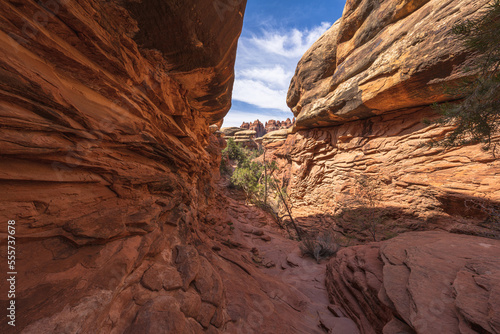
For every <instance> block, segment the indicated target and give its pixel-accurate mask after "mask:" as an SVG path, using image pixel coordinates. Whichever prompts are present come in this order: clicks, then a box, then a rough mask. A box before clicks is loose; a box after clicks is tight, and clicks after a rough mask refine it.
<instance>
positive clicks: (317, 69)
mask: <svg viewBox="0 0 500 334" xmlns="http://www.w3.org/2000/svg"><path fill="white" fill-rule="evenodd" d="M487 3H488V1H469V0H462V1H438V0H426V1H403V2H397V1H384V2H382V1H375V0H362V1H348V2H347V4H346V7H345V9H344V14H343V16H342V18H341V19H340V20H339V21H337V22H336V23H335V24H334V25H333V26H332V27H331V28H330V29H329V30H328V31H327V32H326V33H325V34H324V35H323V36H322V37H321V38H320V39H319V40H318V41H317V42H316V43H315V44H314V45H313V46H312V47H311V48H310V49H309V51H308V52H307V53H306V54H305V55H304V57H303V58H302V60H301V61H300V62H299V64H298V66H297V70H296V73H295V76H294V78H293V79H292V82H291V85H290V90H289V92H288V105H289V106H290V107H291V109H292V110H293V112H294V114H295V116H296V117H297V121H296V124H295V126H294V127H293V129H292V132H294V133H295V134H293V135H291V136H289V137H288V140H287V142H286V143H285V144H284V145H283V146H282V147H281V148H280V149H279V150H278V151H277V152H276V154H277V156H278V157H280V158H281V159H282V160H283V161H288V162H289V164H288V166H289V168H290V175H291V176H290V186H289V192H290V198H291V200H292V202H293V205H294V212H295V214H296V215H297V216H304V217H315V218H317V216H318V215H335V214H336V213H337V212H338V209H339V205H344V204H342V199H343V198H344V197H345V196H349V195H352V194H350V191H351V189H352V187H353V186H354V185H355V184H356V182H357V180H359V179H360V178H361V177H368V178H370V179H373V180H375V182H376V184H377V191H376V195H377V201H378V204H377V205H379V206H383V207H391V208H393V209H394V210H393V211H397V212H399V216H401V215H405V217H406V218H412V219H414V218H415V219H416V220H414V221H418V223H412V224H410V225H412V226H406V227H403V230H404V229H405V228H409V229H421V228H429V226H428V225H429V224H430V225H431V226H432V227H445V228H447V229H448V230H453V229H458V230H461V231H464V229H465V230H467V229H468V228H467V227H464V224H463V223H464V221H462V220H461V219H462V218H463V217H477V218H478V219H480V220H481V219H484V218H485V215H484V212H478V211H477V210H476V209H477V205H476V206H475V205H471V203H478V202H483V201H486V202H488V201H489V203H490V204H491V203H495V202H498V201H500V189H499V187H498V185H499V184H500V173H499V171H500V162H499V161H498V159H496V157H495V156H494V155H493V154H492V153H491V152H488V153H487V152H484V151H483V150H482V149H481V146H480V145H469V146H465V147H461V148H454V149H448V150H444V149H443V148H441V147H429V146H428V145H427V144H429V143H430V142H431V141H435V140H439V139H442V138H443V137H444V135H445V134H446V133H447V132H449V131H451V130H452V129H453V128H452V127H449V126H448V127H446V126H437V125H428V124H425V123H424V122H423V121H424V120H425V119H428V120H433V119H435V118H436V116H435V112H434V110H433V109H432V107H431V104H433V103H439V102H444V101H452V100H455V99H457V98H460V96H457V95H453V96H451V95H449V93H448V88H447V87H449V86H450V85H453V84H454V83H456V82H458V81H459V80H461V78H464V77H467V76H469V75H471V73H469V72H467V70H468V66H469V65H470V64H471V63H473V62H474V55H473V54H471V53H469V52H468V51H467V50H466V49H465V47H464V46H463V45H462V44H461V43H460V42H459V41H457V40H456V39H454V36H453V35H452V34H451V33H450V29H451V27H452V26H453V25H454V24H455V23H457V22H461V21H464V20H467V19H471V18H474V17H477V16H478V15H481V13H482V11H483V10H484V9H485V6H486V4H487ZM495 140H498V138H496V139H495ZM490 204H488V205H490ZM392 215H393V216H395V217H397V216H398V214H397V213H396V214H392ZM450 216H454V217H460V219H458V218H457V219H455V220H453V219H448V218H450ZM317 221H319V219H317ZM406 221H408V220H407V219H406ZM323 224H324V225H326V226H329V225H330V224H331V221H329V222H323ZM457 224H458V225H457ZM465 225H467V224H465ZM471 229H472V230H474V229H475V228H471ZM480 230H481V229H480V228H479V229H478V230H475V231H473V232H471V233H479V234H481V233H482V232H481V231H480Z"/></svg>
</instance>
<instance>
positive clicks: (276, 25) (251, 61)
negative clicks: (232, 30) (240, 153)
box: [223, 0, 345, 127]
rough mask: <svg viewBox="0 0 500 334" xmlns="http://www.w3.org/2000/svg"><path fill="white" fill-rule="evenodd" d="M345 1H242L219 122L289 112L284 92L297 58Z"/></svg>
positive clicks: (229, 123)
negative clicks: (227, 104) (229, 88)
mask: <svg viewBox="0 0 500 334" xmlns="http://www.w3.org/2000/svg"><path fill="white" fill-rule="evenodd" d="M344 5H345V0H309V1H303V0H301V1H299V0H290V1H283V0H248V3H247V9H246V13H245V19H244V23H243V31H242V34H241V37H240V40H239V43H238V54H237V57H236V67H235V72H236V80H235V84H234V90H233V106H232V108H231V110H230V111H229V113H228V114H227V116H226V117H225V119H224V125H223V126H224V127H227V126H240V125H241V123H242V122H243V121H245V122H253V121H254V120H256V119H259V120H260V121H261V122H263V123H264V122H266V121H267V120H269V119H275V120H285V119H286V118H288V117H290V119H291V118H292V117H293V114H292V113H291V111H290V109H289V108H288V107H287V105H286V93H287V91H288V86H289V84H290V79H291V78H292V76H293V74H294V72H295V68H296V66H297V63H298V62H299V60H300V58H301V57H302V55H303V54H304V53H305V52H306V51H307V49H309V47H310V46H311V45H312V44H313V43H314V42H315V41H316V40H317V39H318V38H319V37H320V36H321V35H322V34H323V33H324V32H325V31H326V30H327V29H328V28H330V26H331V25H332V24H333V23H334V22H335V21H336V20H337V19H338V18H340V16H341V15H342V11H343V9H344Z"/></svg>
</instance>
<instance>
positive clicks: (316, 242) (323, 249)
mask: <svg viewBox="0 0 500 334" xmlns="http://www.w3.org/2000/svg"><path fill="white" fill-rule="evenodd" d="M299 247H300V250H301V252H302V255H304V256H310V257H312V258H313V259H315V260H316V261H317V262H318V263H319V262H320V261H321V259H326V258H329V257H331V256H333V255H335V254H337V252H338V251H339V250H340V245H339V243H338V241H337V238H336V236H335V234H334V232H332V231H325V232H321V233H319V234H318V235H316V236H315V237H310V236H307V237H304V239H303V240H302V242H301V243H300V244H299Z"/></svg>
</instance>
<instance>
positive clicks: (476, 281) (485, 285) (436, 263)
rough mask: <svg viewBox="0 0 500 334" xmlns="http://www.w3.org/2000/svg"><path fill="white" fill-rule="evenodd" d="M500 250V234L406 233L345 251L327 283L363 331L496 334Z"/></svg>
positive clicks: (332, 265) (330, 266) (330, 269)
mask: <svg viewBox="0 0 500 334" xmlns="http://www.w3.org/2000/svg"><path fill="white" fill-rule="evenodd" d="M499 252H500V241H498V240H492V239H486V238H480V237H474V236H466V235H457V234H450V233H446V232H411V233H406V234H403V235H400V236H398V237H396V238H394V239H391V240H388V241H384V242H381V243H378V244H372V245H366V246H356V247H351V248H347V249H345V250H341V251H340V252H339V253H338V254H337V256H336V258H335V259H333V260H332V261H331V262H330V263H329V264H328V267H327V288H328V291H329V293H330V298H331V299H332V302H335V303H339V304H340V305H341V306H343V308H344V309H345V310H346V311H347V312H348V315H349V316H350V317H351V318H352V319H354V320H356V322H357V323H358V325H359V327H360V329H361V332H362V333H381V332H383V333H399V331H400V330H403V331H406V332H409V333H412V332H415V333H468V332H470V333H472V331H478V332H485V333H486V332H487V333H495V332H496V331H497V327H496V326H497V324H498V323H499V321H500V317H499V315H498V312H495V308H496V306H495V305H498V304H497V302H498V300H499V298H500V291H499V290H498V288H497V287H498V286H499V284H500V259H499V258H498V254H499ZM398 319H399V320H398ZM408 327H409V328H410V330H407V328H408Z"/></svg>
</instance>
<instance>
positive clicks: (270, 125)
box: [265, 117, 295, 133]
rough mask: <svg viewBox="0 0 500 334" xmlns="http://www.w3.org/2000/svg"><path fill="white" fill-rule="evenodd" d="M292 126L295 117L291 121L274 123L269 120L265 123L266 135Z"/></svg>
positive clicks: (288, 119)
mask: <svg viewBox="0 0 500 334" xmlns="http://www.w3.org/2000/svg"><path fill="white" fill-rule="evenodd" d="M293 124H295V117H294V118H293V120H292V121H291V120H290V118H287V119H286V120H285V121H275V120H273V119H271V120H269V121H267V122H266V126H265V128H266V133H269V132H271V131H276V130H281V129H288V128H290V127H291V126H292V125H293Z"/></svg>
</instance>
